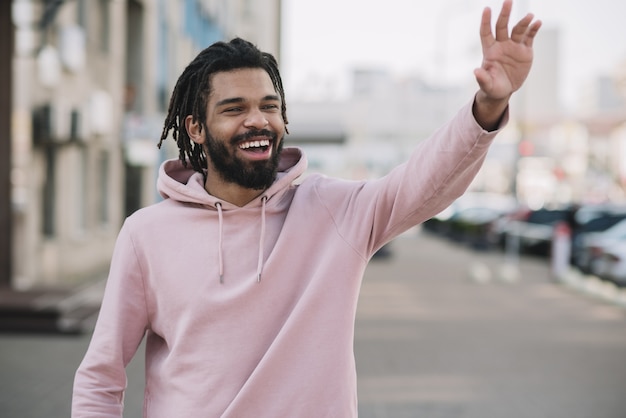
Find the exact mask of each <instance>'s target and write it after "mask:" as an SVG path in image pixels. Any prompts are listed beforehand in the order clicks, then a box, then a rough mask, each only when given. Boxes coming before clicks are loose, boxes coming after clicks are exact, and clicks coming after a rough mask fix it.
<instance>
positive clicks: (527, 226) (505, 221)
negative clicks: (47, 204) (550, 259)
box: [491, 207, 572, 256]
mask: <svg viewBox="0 0 626 418" xmlns="http://www.w3.org/2000/svg"><path fill="white" fill-rule="evenodd" d="M571 215H572V208H570V207H562V208H558V209H548V208H540V209H530V208H528V207H520V208H518V209H517V210H516V211H514V212H513V213H511V214H509V215H508V216H504V217H502V218H501V219H499V220H497V221H496V222H494V224H493V225H492V227H493V228H492V232H491V239H492V241H494V242H495V243H496V244H497V245H499V246H500V247H501V248H504V247H505V246H506V245H507V240H516V242H517V244H518V248H519V250H520V252H523V253H528V254H535V255H540V256H549V255H550V249H551V246H552V238H553V235H554V227H555V225H556V224H557V223H559V222H568V220H569V218H570V217H571Z"/></svg>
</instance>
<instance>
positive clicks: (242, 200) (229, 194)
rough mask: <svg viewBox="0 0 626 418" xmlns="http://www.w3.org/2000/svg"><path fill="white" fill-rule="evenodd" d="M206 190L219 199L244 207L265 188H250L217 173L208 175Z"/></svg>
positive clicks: (205, 184)
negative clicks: (226, 179) (223, 178)
mask: <svg viewBox="0 0 626 418" xmlns="http://www.w3.org/2000/svg"><path fill="white" fill-rule="evenodd" d="M204 188H205V190H206V191H207V192H208V193H209V194H210V195H211V196H215V197H217V198H218V199H221V200H224V201H225V202H228V203H232V204H233V205H236V206H239V207H242V206H245V205H246V204H248V203H250V202H251V201H253V200H254V199H256V198H257V197H259V196H260V195H261V194H262V193H263V192H264V191H265V190H256V189H250V188H247V187H243V186H240V185H238V184H235V183H230V182H226V181H224V180H222V179H221V178H220V177H219V175H218V174H217V173H212V174H209V175H207V177H206V181H205V183H204Z"/></svg>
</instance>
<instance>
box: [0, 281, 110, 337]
mask: <svg viewBox="0 0 626 418" xmlns="http://www.w3.org/2000/svg"><path fill="white" fill-rule="evenodd" d="M104 283H105V279H104V278H99V279H95V280H91V281H88V282H86V283H85V284H82V285H80V286H78V287H68V288H37V289H31V290H25V291H19V290H13V289H6V288H4V289H0V333H5V332H19V333H60V334H77V333H81V332H84V331H85V330H86V329H88V328H89V325H90V321H91V320H92V317H93V316H94V315H96V314H97V312H98V309H99V308H100V301H101V299H102V292H103V289H104Z"/></svg>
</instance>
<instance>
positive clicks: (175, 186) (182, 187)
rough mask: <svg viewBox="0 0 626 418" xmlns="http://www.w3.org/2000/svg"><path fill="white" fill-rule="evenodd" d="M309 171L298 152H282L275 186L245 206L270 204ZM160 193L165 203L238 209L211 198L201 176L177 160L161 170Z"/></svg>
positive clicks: (289, 150) (173, 160)
mask: <svg viewBox="0 0 626 418" xmlns="http://www.w3.org/2000/svg"><path fill="white" fill-rule="evenodd" d="M306 168H307V160H306V156H305V155H304V153H303V152H302V150H300V149H299V148H295V147H285V148H283V150H282V152H281V154H280V159H279V163H278V174H277V176H276V180H274V183H272V185H271V186H270V187H269V188H268V189H267V190H265V191H264V192H263V193H261V195H259V197H257V198H256V199H254V200H253V201H252V202H250V203H248V204H247V205H246V206H250V205H252V206H260V205H261V199H262V198H265V199H266V200H268V201H269V200H271V199H272V197H274V196H276V195H280V194H282V192H283V191H284V190H285V189H286V188H287V187H288V186H289V185H290V184H292V183H293V182H294V181H295V180H296V179H297V178H298V177H300V176H301V175H302V174H303V173H304V171H305V170H306ZM157 190H158V191H159V193H160V195H161V196H162V197H163V198H164V199H173V200H176V201H178V202H182V203H194V204H199V205H204V206H210V207H214V208H215V207H216V204H217V203H219V204H221V205H223V208H224V209H230V208H236V206H235V205H233V204H231V203H229V202H225V201H222V200H221V199H218V198H217V197H215V196H212V195H210V194H209V193H208V192H207V191H206V190H205V188H204V177H203V175H202V173H199V172H197V171H194V170H193V169H192V168H191V167H189V166H187V167H185V166H184V165H183V163H182V162H181V161H180V160H178V159H172V160H167V161H165V162H164V163H163V164H161V167H160V168H159V176H158V179H157Z"/></svg>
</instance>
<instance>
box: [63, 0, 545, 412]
mask: <svg viewBox="0 0 626 418" xmlns="http://www.w3.org/2000/svg"><path fill="white" fill-rule="evenodd" d="M510 12H511V1H510V0H506V1H505V2H504V4H503V7H502V11H501V13H500V16H499V17H498V19H497V23H496V27H495V35H494V34H492V31H491V14H490V11H489V9H485V11H484V12H483V17H482V23H481V28H480V36H481V40H482V46H483V55H484V57H483V63H482V66H481V67H480V68H478V69H477V70H475V76H476V79H477V81H478V84H479V86H480V89H479V90H478V92H477V93H476V95H475V97H474V99H473V101H472V102H471V103H469V104H468V105H467V106H466V107H464V108H463V109H461V111H460V112H459V114H458V115H457V116H456V117H455V118H454V119H453V120H452V121H451V122H450V123H448V124H447V125H445V126H444V127H442V128H441V129H440V130H438V131H437V132H436V133H435V134H434V135H433V136H432V137H431V138H430V139H429V140H427V141H424V142H422V143H420V145H419V146H418V147H417V149H416V150H415V152H414V153H413V154H412V155H411V157H410V158H409V160H408V161H407V162H406V163H405V164H403V165H401V166H399V167H397V168H396V169H394V170H393V171H392V172H391V173H389V174H388V175H387V176H385V177H383V178H381V179H378V180H374V181H363V182H353V181H343V180H337V179H330V178H326V177H323V176H319V175H312V176H309V177H308V178H306V179H305V180H303V181H302V182H301V183H300V184H299V185H297V184H295V183H294V181H295V180H296V178H298V177H299V176H300V175H301V174H302V173H303V172H304V171H305V168H306V159H305V157H304V155H302V153H301V152H300V151H299V150H298V149H295V148H285V149H282V146H283V139H284V135H285V133H286V124H287V117H286V106H285V100H284V94H283V87H282V83H281V79H280V75H279V72H278V68H277V64H276V61H275V60H274V58H273V57H272V56H271V55H269V54H266V53H261V52H260V51H258V50H257V49H256V48H255V47H254V46H252V45H251V44H249V43H248V42H245V41H243V40H240V39H235V40H233V41H231V42H229V43H217V44H214V45H212V46H210V47H209V48H207V49H206V50H204V51H203V52H201V53H200V54H199V55H198V57H197V58H196V59H195V60H194V61H193V62H192V63H191V64H190V65H189V66H188V67H187V69H185V71H184V72H183V74H182V75H181V77H180V78H179V81H178V83H177V85H176V87H175V89H174V93H173V95H172V100H171V103H170V108H169V114H168V116H167V119H166V122H165V128H164V131H163V135H162V138H161V142H162V141H163V140H164V139H165V138H166V137H167V136H168V135H169V133H170V132H171V133H172V134H173V137H174V139H175V140H176V141H177V143H178V146H179V149H180V158H179V159H178V160H172V161H167V162H165V163H164V164H163V166H162V167H161V170H160V173H159V179H158V188H159V190H160V193H161V194H162V195H163V197H164V198H165V199H164V200H163V201H162V202H160V203H157V204H155V205H153V206H150V207H148V208H145V209H142V210H140V211H138V212H136V213H135V214H134V215H132V216H130V217H129V218H128V219H127V221H126V222H125V224H124V226H123V227H122V230H121V231H120V235H119V238H118V242H117V244H116V248H115V252H114V255H113V260H112V264H111V269H110V274H109V280H108V283H107V288H106V292H105V295H104V300H103V303H102V309H101V312H100V316H99V319H98V323H97V325H96V328H95V331H94V335H93V338H92V342H91V344H90V346H89V349H88V351H87V354H86V356H85V358H84V360H83V362H82V364H81V365H80V367H79V369H78V371H77V374H76V380H75V386H74V398H73V413H72V416H73V417H75V418H78V417H100V418H101V417H120V416H122V409H123V406H122V404H123V394H124V388H125V385H126V375H125V366H126V365H127V364H128V363H129V362H130V360H131V358H132V357H133V355H134V354H135V352H136V350H137V347H138V346H139V344H140V342H141V341H142V339H143V338H144V336H145V338H146V390H145V400H144V416H145V417H150V418H157V417H159V418H161V417H163V418H165V417H166V418H172V417H193V418H196V417H203V418H204V417H237V418H241V417H254V418H264V417H267V418H277V417H312V418H313V417H314V418H321V417H341V418H345V417H356V416H357V399H356V370H355V362H354V355H353V335H354V319H355V312H356V305H357V299H358V293H359V288H360V284H361V279H362V275H363V272H364V270H365V268H366V266H367V262H368V260H369V259H370V257H371V256H372V254H374V253H375V252H376V250H377V249H379V248H380V247H381V246H382V245H384V244H385V243H386V242H388V241H390V240H391V239H393V238H394V237H396V236H397V235H398V234H400V233H402V232H403V231H405V230H407V229H408V228H410V227H412V226H414V225H416V224H418V223H420V222H422V221H424V220H426V219H428V218H430V217H431V216H433V215H435V214H436V213H438V212H439V211H440V210H442V209H443V208H444V207H446V206H448V205H449V204H450V203H451V202H452V201H453V200H454V199H455V198H457V197H458V196H460V195H461V194H462V193H463V192H464V190H465V189H466V188H467V186H468V185H469V184H470V182H471V180H472V179H473V177H474V175H475V174H476V172H477V171H478V170H479V168H480V165H481V163H482V161H483V159H484V157H485V154H486V152H487V149H488V146H489V144H490V142H491V141H492V139H493V137H494V136H495V134H496V133H497V129H498V128H499V127H500V126H501V125H502V124H503V123H504V122H505V120H506V118H507V106H508V100H509V98H510V96H511V94H512V93H513V92H514V91H516V90H517V89H518V88H519V87H520V86H521V85H522V83H523V81H524V79H525V78H526V76H527V75H528V72H529V70H530V67H531V62H532V43H533V39H534V37H535V35H536V33H537V31H538V30H539V27H540V22H539V21H534V22H533V17H532V15H528V16H526V17H524V18H523V19H521V20H520V21H519V22H518V23H517V24H516V25H515V26H514V27H513V29H512V31H511V33H510V34H509V32H508V20H509V15H510Z"/></svg>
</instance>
